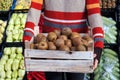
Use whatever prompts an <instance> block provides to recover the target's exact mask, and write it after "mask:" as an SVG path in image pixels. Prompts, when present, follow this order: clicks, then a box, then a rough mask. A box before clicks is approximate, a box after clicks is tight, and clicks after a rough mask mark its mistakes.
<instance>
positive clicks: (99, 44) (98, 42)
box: [94, 41, 104, 49]
mask: <svg viewBox="0 0 120 80" xmlns="http://www.w3.org/2000/svg"><path fill="white" fill-rule="evenodd" d="M94 47H99V48H102V49H103V48H104V43H103V42H102V41H97V42H95V43H94Z"/></svg>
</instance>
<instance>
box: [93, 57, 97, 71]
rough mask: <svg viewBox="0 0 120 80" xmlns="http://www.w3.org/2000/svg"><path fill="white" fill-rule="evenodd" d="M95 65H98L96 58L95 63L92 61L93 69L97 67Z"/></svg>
mask: <svg viewBox="0 0 120 80" xmlns="http://www.w3.org/2000/svg"><path fill="white" fill-rule="evenodd" d="M97 65H98V60H97V59H95V63H94V66H93V70H95V69H96V68H97Z"/></svg>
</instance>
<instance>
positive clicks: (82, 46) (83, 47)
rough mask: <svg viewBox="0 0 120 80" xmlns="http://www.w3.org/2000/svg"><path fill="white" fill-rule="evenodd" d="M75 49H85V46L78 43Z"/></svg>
mask: <svg viewBox="0 0 120 80" xmlns="http://www.w3.org/2000/svg"><path fill="white" fill-rule="evenodd" d="M76 50H77V51H86V47H85V46H84V45H78V46H77V47H76Z"/></svg>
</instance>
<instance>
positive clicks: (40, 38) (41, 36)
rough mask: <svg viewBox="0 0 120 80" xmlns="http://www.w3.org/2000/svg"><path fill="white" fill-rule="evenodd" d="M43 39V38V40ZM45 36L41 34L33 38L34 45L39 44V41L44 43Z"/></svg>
mask: <svg viewBox="0 0 120 80" xmlns="http://www.w3.org/2000/svg"><path fill="white" fill-rule="evenodd" d="M43 37H44V38H43ZM46 40H47V39H46V36H45V35H43V34H42V33H39V34H38V35H37V36H36V37H35V38H34V43H39V42H41V41H46Z"/></svg>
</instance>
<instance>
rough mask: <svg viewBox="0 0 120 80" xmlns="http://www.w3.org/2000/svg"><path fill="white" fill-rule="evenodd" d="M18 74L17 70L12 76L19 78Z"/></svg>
mask: <svg viewBox="0 0 120 80" xmlns="http://www.w3.org/2000/svg"><path fill="white" fill-rule="evenodd" d="M17 76H18V72H17V70H15V71H13V72H12V78H17Z"/></svg>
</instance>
